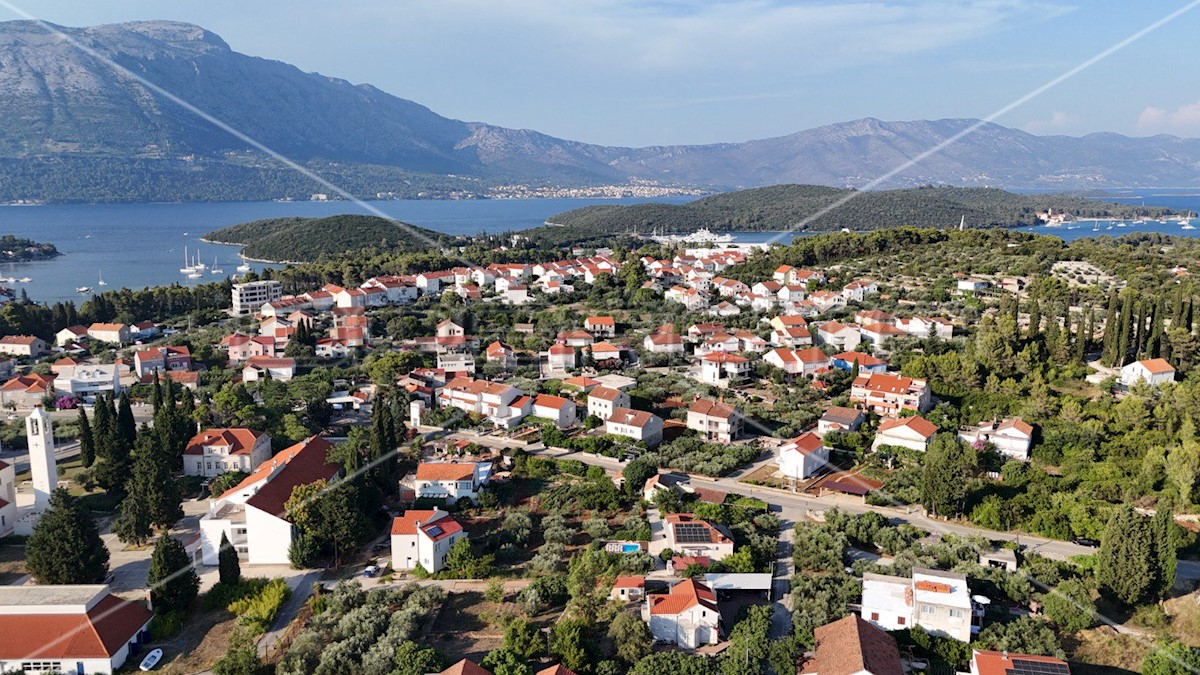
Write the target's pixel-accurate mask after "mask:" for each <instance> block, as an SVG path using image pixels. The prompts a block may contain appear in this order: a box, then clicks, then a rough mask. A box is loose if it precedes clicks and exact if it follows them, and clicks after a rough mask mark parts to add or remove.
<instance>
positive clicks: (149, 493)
mask: <svg viewBox="0 0 1200 675" xmlns="http://www.w3.org/2000/svg"><path fill="white" fill-rule="evenodd" d="M156 440H157V434H155V433H154V432H153V431H151V430H150V429H149V428H147V427H145V426H143V427H142V429H141V433H140V434H138V444H137V451H136V452H135V453H134V457H135V459H134V462H133V470H132V475H131V476H130V479H129V488H128V489H129V493H130V494H137V495H138V496H139V497H140V498H142V499H145V503H146V508H147V509H148V510H149V513H150V522H152V523H153V524H154V525H155V526H156V527H158V528H159V529H160V530H162V531H163V532H165V531H167V530H168V529H170V527H171V526H172V525H174V524H175V523H177V522H179V519H180V518H183V507H182V506H181V503H182V501H183V499H182V497H181V496H180V494H179V484H178V483H176V482H175V477H174V476H173V475H172V466H171V463H172V457H171V456H170V454H168V453H167V452H166V451H165V449H164V448H162V447H161V446H158V445H157V444H156Z"/></svg>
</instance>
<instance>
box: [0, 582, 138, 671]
mask: <svg viewBox="0 0 1200 675" xmlns="http://www.w3.org/2000/svg"><path fill="white" fill-rule="evenodd" d="M151 616H152V615H151V613H150V610H149V609H146V607H145V605H142V604H141V603H137V602H130V601H128V600H122V599H121V598H118V597H117V596H115V595H106V596H105V597H104V598H103V599H101V600H100V601H99V602H97V603H96V604H95V605H94V606H93V607H92V609H91V610H89V611H88V612H87V613H80V614H6V615H0V635H3V636H4V639H3V640H0V659H2V660H5V661H21V660H26V659H56V660H57V659H61V660H74V659H107V658H111V657H112V655H113V654H115V653H117V652H118V651H120V650H121V648H122V647H124V646H125V645H126V644H127V643H128V642H129V641H130V640H132V639H133V637H134V636H135V635H137V634H138V632H139V631H141V629H142V628H143V627H144V626H145V625H146V624H147V623H149V621H150V617H151Z"/></svg>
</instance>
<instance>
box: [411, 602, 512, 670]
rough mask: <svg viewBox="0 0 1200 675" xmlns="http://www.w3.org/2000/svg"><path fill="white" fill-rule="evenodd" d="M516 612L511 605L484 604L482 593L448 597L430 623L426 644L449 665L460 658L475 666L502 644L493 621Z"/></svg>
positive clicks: (498, 628) (501, 635)
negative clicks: (469, 661) (436, 650)
mask: <svg viewBox="0 0 1200 675" xmlns="http://www.w3.org/2000/svg"><path fill="white" fill-rule="evenodd" d="M516 611H517V610H516V607H515V605H513V604H512V603H511V602H509V603H500V604H497V603H494V602H488V601H487V600H484V598H483V593H482V592H475V591H470V592H465V593H451V594H450V595H448V596H447V597H446V602H445V604H443V605H442V608H441V610H440V611H439V612H438V615H437V619H436V620H435V621H434V623H433V627H432V629H431V630H430V635H429V643H430V644H432V645H433V646H435V647H437V648H438V649H440V650H442V652H443V653H444V654H445V655H446V658H447V660H448V661H450V662H451V663H455V662H457V661H458V660H459V659H464V658H467V659H471V660H473V661H475V662H476V663H478V662H479V661H481V660H482V659H483V657H485V656H487V653H488V652H490V651H492V650H493V649H496V648H497V647H499V646H500V644H501V643H502V642H503V641H504V630H503V629H502V628H500V626H499V624H498V621H497V619H498V618H499V617H500V616H501V614H502V613H506V612H513V613H515V612H516Z"/></svg>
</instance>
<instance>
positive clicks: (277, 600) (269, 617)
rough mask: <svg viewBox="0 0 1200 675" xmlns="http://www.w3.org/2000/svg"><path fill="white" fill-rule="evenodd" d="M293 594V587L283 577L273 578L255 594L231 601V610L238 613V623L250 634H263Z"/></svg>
mask: <svg viewBox="0 0 1200 675" xmlns="http://www.w3.org/2000/svg"><path fill="white" fill-rule="evenodd" d="M291 594H292V589H290V588H288V585H287V584H286V583H285V582H284V581H283V580H282V579H272V580H271V581H269V582H267V584H266V585H265V586H263V587H262V588H261V589H259V590H258V592H256V593H254V594H253V595H248V596H246V597H243V598H241V599H239V600H236V601H234V602H232V603H230V605H229V611H231V612H233V613H234V614H236V615H237V617H238V624H239V625H242V626H244V627H245V628H246V630H247V632H248V633H249V634H250V635H252V636H256V635H262V634H263V633H265V632H267V629H268V628H270V627H271V622H272V621H274V620H275V615H276V614H278V613H279V608H280V607H283V603H285V602H287V599H288V597H289V596H290V595H291Z"/></svg>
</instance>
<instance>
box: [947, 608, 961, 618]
mask: <svg viewBox="0 0 1200 675" xmlns="http://www.w3.org/2000/svg"><path fill="white" fill-rule="evenodd" d="M950 618H951V619H961V618H963V611H962V610H961V609H952V610H950Z"/></svg>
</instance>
